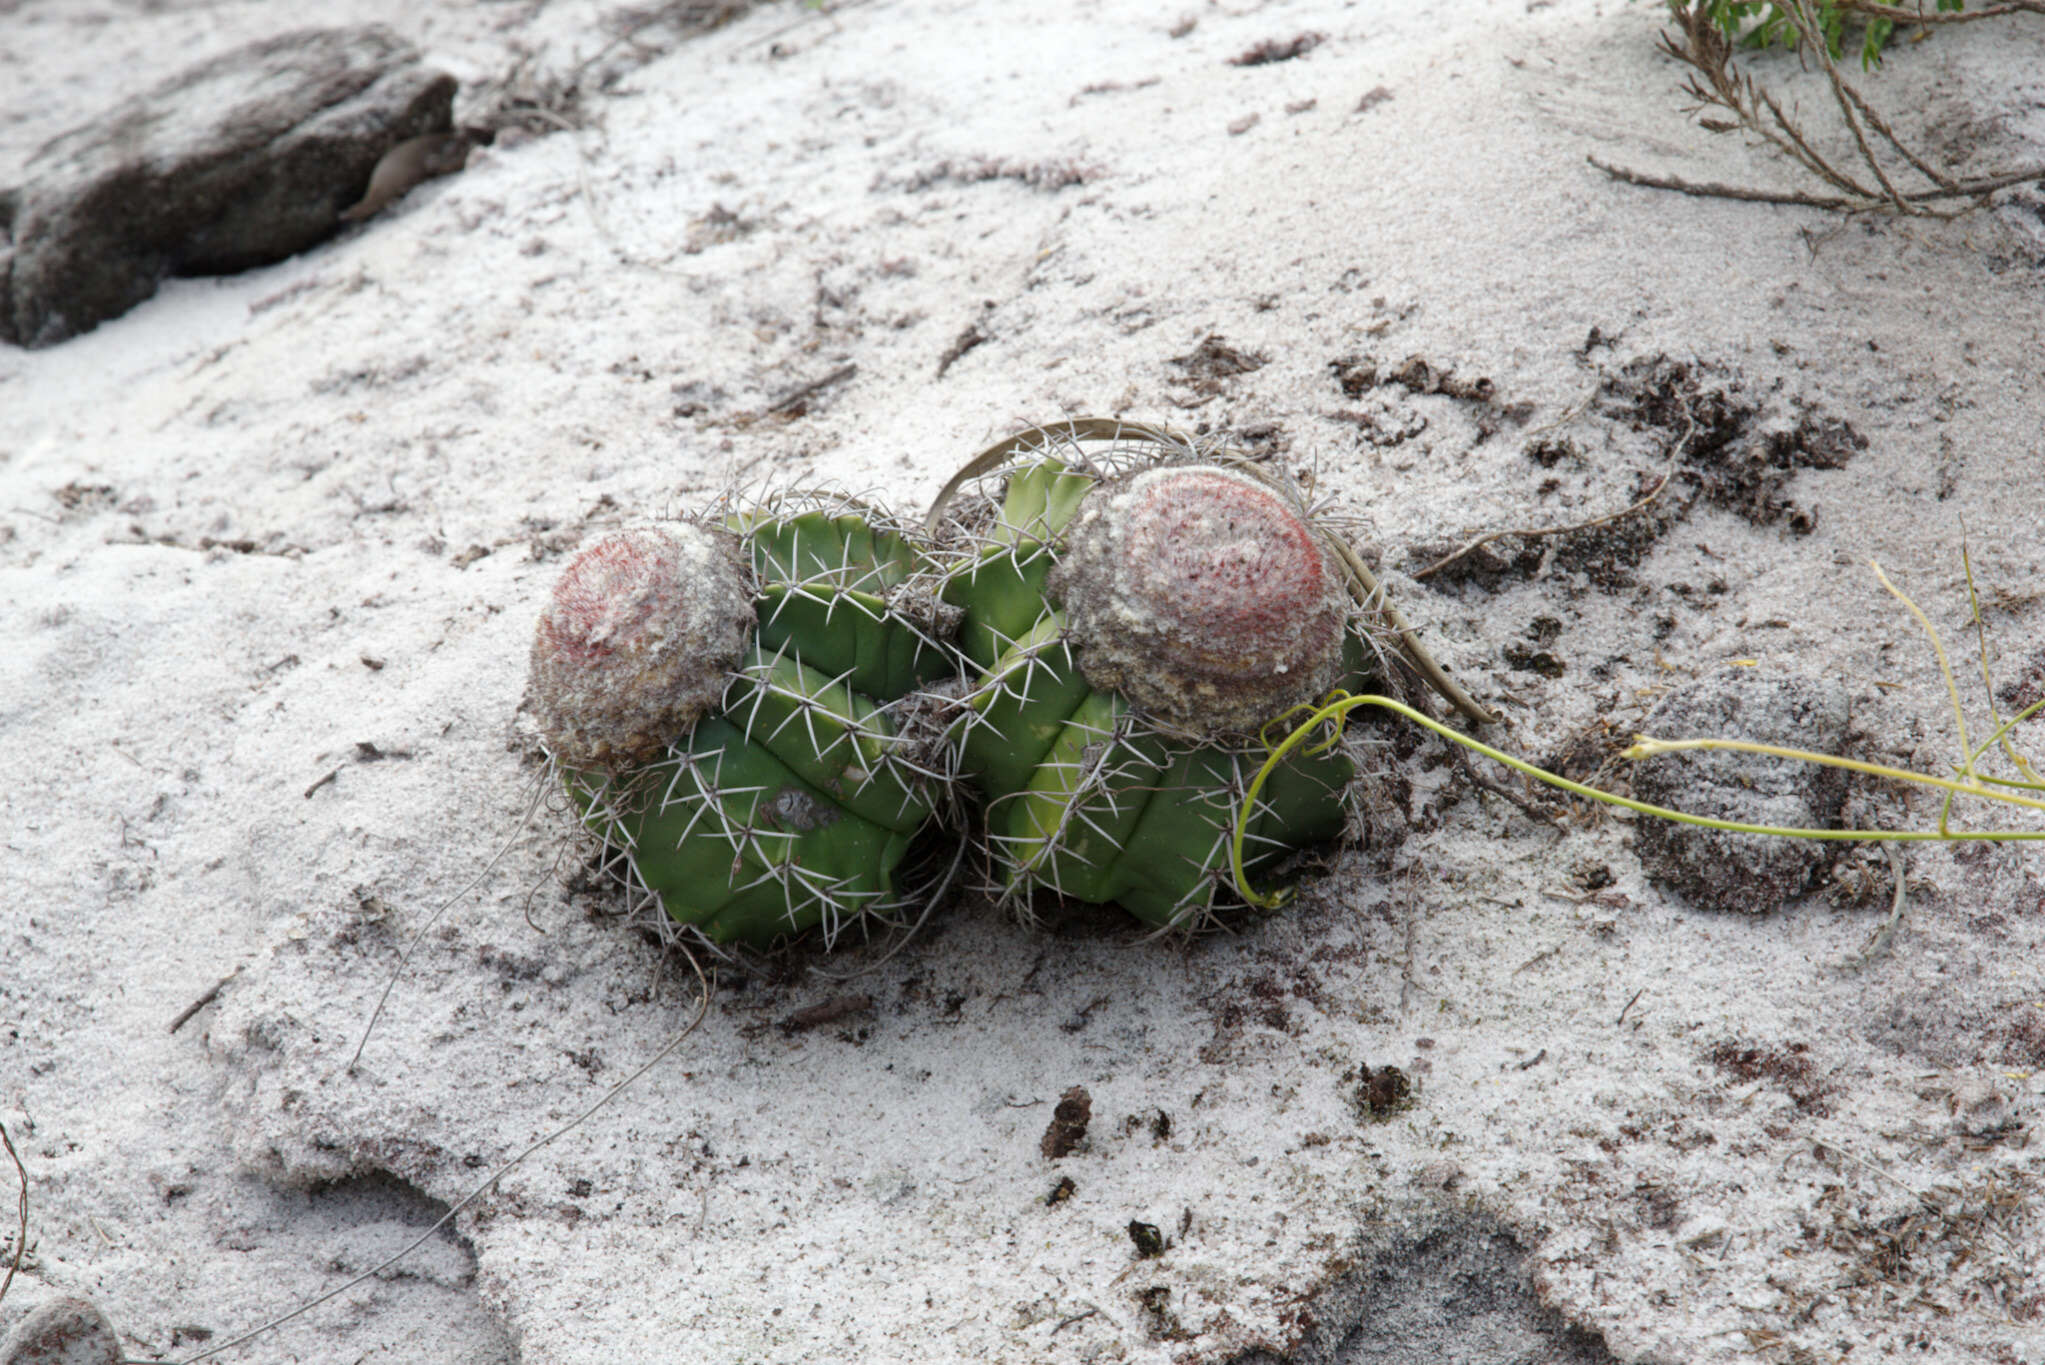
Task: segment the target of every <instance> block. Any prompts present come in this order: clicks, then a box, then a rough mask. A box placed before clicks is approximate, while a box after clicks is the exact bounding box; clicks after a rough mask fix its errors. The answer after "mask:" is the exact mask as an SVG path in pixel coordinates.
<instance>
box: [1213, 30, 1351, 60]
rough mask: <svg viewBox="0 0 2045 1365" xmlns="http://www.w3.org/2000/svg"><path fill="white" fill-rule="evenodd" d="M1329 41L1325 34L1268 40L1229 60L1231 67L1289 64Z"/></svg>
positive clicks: (1308, 34)
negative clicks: (1277, 63) (1276, 63)
mask: <svg viewBox="0 0 2045 1365" xmlns="http://www.w3.org/2000/svg"><path fill="white" fill-rule="evenodd" d="M1326 41H1328V35H1327V34H1325V33H1301V34H1298V35H1297V36H1295V37H1291V38H1266V39H1265V40H1264V41H1263V42H1261V43H1258V44H1257V45H1256V46H1255V47H1253V48H1250V49H1249V50H1248V51H1246V52H1239V53H1237V54H1236V55H1235V56H1233V57H1230V58H1229V59H1228V64H1229V65H1230V66H1269V65H1270V64H1271V63H1273V62H1289V61H1291V60H1292V59H1293V58H1295V57H1304V56H1306V55H1307V53H1309V52H1312V51H1313V50H1314V49H1315V48H1317V47H1319V46H1320V45H1321V44H1322V43H1325V42H1326Z"/></svg>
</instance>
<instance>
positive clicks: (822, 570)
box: [532, 499, 951, 946]
mask: <svg viewBox="0 0 2045 1365" xmlns="http://www.w3.org/2000/svg"><path fill="white" fill-rule="evenodd" d="M928 572H929V565H928V564H927V562H926V561H925V560H924V558H923V556H922V554H921V552H920V551H919V550H918V549H916V547H915V546H914V545H913V544H912V543H911V542H910V540H909V539H908V538H907V537H906V536H905V535H904V534H903V532H902V531H901V530H900V529H899V528H897V527H895V526H894V525H893V524H892V523H891V522H890V521H888V520H887V518H886V517H885V516H884V515H881V514H878V513H875V512H872V511H869V510H864V509H862V510H857V511H855V510H852V509H851V508H849V507H846V506H841V505H836V504H833V503H831V502H828V501H825V500H821V499H804V500H798V499H783V500H780V501H779V502H777V503H775V504H772V505H770V506H767V507H765V508H761V509H758V510H755V511H751V512H746V513H735V514H731V515H728V516H725V517H722V518H717V519H709V520H704V521H676V522H666V523H660V524H656V525H653V526H648V527H643V528H638V529H634V530H629V531H624V532H620V533H617V534H615V535H611V536H607V537H605V538H604V539H602V540H600V541H598V542H597V543H596V544H594V545H592V546H591V547H590V548H588V549H586V550H584V551H583V552H582V553H581V554H580V555H579V556H578V557H577V558H576V559H575V561H574V562H573V563H572V564H570V566H569V568H568V570H567V572H566V573H565V574H563V576H562V578H561V580H560V582H559V583H558V584H557V585H556V586H555V589H554V594H553V598H552V600H551V601H550V603H549V604H548V606H547V608H546V609H545V611H543V612H542V614H541V617H540V622H539V627H538V630H537V631H536V633H535V635H534V640H533V652H532V680H533V683H532V704H533V709H534V711H535V713H536V715H537V717H538V720H539V726H540V732H541V743H542V746H543V748H544V749H545V751H546V753H547V756H548V759H549V761H550V762H551V763H552V764H553V766H554V767H555V768H556V769H557V770H558V771H559V774H560V777H561V779H562V781H563V783H564V784H565V786H566V789H567V791H568V794H569V797H570V799H571V800H572V801H573V802H574V804H575V807H576V809H577V811H578V812H579V813H580V814H581V816H582V819H583V822H584V823H585V824H586V825H587V826H588V827H589V828H590V829H591V830H593V831H594V832H595V833H596V834H597V835H598V836H599V837H600V838H601V839H602V841H603V843H604V846H605V848H606V849H607V850H608V852H609V853H610V854H611V859H610V865H611V867H612V869H613V871H614V872H616V873H617V874H618V875H619V876H620V877H621V878H623V879H624V880H625V881H626V882H627V884H628V885H630V886H632V887H633V888H634V889H635V890H637V891H640V892H642V893H644V894H647V895H650V896H652V897H656V898H657V899H658V900H659V902H660V904H661V906H662V907H663V908H664V909H665V911H666V913H667V914H668V916H669V917H670V918H672V919H673V920H675V921H676V922H678V923H680V924H684V925H687V926H690V927H693V928H695V929H697V930H699V931H700V932H701V933H702V934H703V935H704V937H706V938H708V939H710V940H711V941H712V942H715V943H728V942H734V941H737V942H744V943H750V944H754V945H759V946H765V945H767V944H770V943H772V942H773V941H774V940H775V939H777V938H779V937H781V936H782V935H784V934H793V933H798V932H800V931H802V930H805V929H808V928H811V927H813V926H822V928H823V931H824V933H825V935H826V937H827V938H828V937H831V936H834V935H835V934H836V932H837V931H838V930H839V929H840V928H841V927H842V926H844V925H845V924H846V923H848V922H850V921H852V920H853V919H855V918H856V917H858V916H860V915H864V914H870V913H874V912H878V911H884V910H886V909H887V908H888V907H889V906H890V905H892V904H894V903H895V901H896V899H897V886H896V883H895V873H896V870H897V868H898V867H899V866H900V865H901V863H902V860H903V858H904V856H905V855H906V853H907V852H908V848H909V844H910V841H911V840H912V839H913V838H914V837H915V835H916V834H917V832H918V831H919V830H920V829H921V828H922V827H923V826H924V825H925V823H926V822H928V821H929V820H930V818H931V817H932V815H933V814H934V813H935V812H936V810H937V808H938V806H939V805H941V804H942V803H944V802H945V801H946V800H948V796H949V788H948V778H949V772H948V770H947V769H946V768H945V767H944V766H943V759H944V755H945V752H946V751H945V747H944V745H943V744H942V743H933V742H931V740H932V734H931V730H930V725H929V723H928V722H927V721H925V720H923V719H922V717H924V716H925V715H926V714H927V710H928V708H927V707H926V706H923V705H922V704H921V699H920V695H919V693H918V689H919V688H921V687H922V686H923V685H924V684H926V683H930V682H933V681H935V680H937V679H938V678H940V677H942V676H944V675H946V674H948V673H949V672H950V670H951V656H950V653H949V651H948V649H947V648H946V647H945V646H944V645H943V644H942V643H941V641H940V634H941V632H938V631H935V630H933V627H934V626H935V625H936V624H937V623H938V622H939V621H940V619H941V618H942V617H943V616H944V615H945V613H944V612H943V611H942V610H941V609H940V608H939V607H938V606H937V604H935V603H934V602H932V601H929V600H928V593H927V591H925V590H923V589H920V588H919V587H918V584H917V580H918V577H919V575H927V574H928ZM919 594H920V595H921V596H922V597H923V598H924V599H925V600H924V603H923V607H922V610H920V611H919V610H918V607H917V600H918V597H919Z"/></svg>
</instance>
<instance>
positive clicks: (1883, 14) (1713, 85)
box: [1586, 0, 2045, 218]
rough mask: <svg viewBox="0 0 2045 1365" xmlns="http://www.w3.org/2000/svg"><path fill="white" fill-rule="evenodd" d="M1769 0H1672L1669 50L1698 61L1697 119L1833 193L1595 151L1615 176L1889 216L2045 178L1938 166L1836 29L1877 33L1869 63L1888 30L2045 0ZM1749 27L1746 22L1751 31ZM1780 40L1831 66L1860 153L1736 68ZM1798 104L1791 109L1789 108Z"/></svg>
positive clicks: (1995, 14) (1953, 211) (1980, 201)
mask: <svg viewBox="0 0 2045 1365" xmlns="http://www.w3.org/2000/svg"><path fill="white" fill-rule="evenodd" d="M1762 8H1763V7H1762V6H1756V5H1743V4H1729V3H1726V2H1725V0H1669V14H1670V17H1671V18H1672V19H1673V20H1674V23H1675V28H1674V29H1673V30H1669V29H1664V30H1663V31H1662V34H1661V49H1662V50H1663V51H1664V52H1666V53H1668V54H1669V55H1670V56H1671V57H1674V58H1675V59H1676V60H1677V61H1679V62H1681V63H1683V64H1684V65H1685V66H1687V67H1688V68H1690V72H1691V74H1690V76H1689V78H1688V79H1687V80H1686V81H1685V83H1684V86H1683V90H1684V93H1685V94H1686V95H1688V96H1689V97H1690V98H1691V99H1692V100H1693V101H1694V102H1695V103H1694V104H1693V106H1692V110H1691V111H1692V112H1694V113H1697V114H1698V115H1699V118H1698V120H1697V121H1698V123H1699V125H1700V126H1702V127H1703V128H1705V129H1706V130H1707V131H1709V132H1713V133H1734V132H1738V133H1744V134H1745V135H1746V136H1747V137H1749V138H1750V139H1758V140H1759V141H1760V142H1761V143H1763V144H1765V145H1766V146H1768V147H1770V148H1772V149H1773V150H1774V151H1775V153H1776V154H1777V155H1779V156H1782V157H1784V158H1786V159H1787V160H1789V161H1790V162H1791V163H1792V164H1794V165H1795V166H1797V167H1798V168H1799V169H1800V170H1801V171H1802V172H1803V174H1804V175H1805V176H1806V177H1808V178H1809V179H1811V180H1815V181H1816V182H1817V183H1818V184H1819V185H1821V186H1822V187H1823V189H1824V191H1825V192H1817V191H1810V190H1774V189H1766V188H1760V187H1755V186H1744V185H1728V184H1722V183H1717V182H1710V181H1694V180H1687V179H1684V178H1683V177H1681V176H1675V175H1654V174H1649V173H1647V172H1643V171H1638V170H1633V169H1631V168H1628V167H1624V166H1616V165H1613V164H1611V163H1609V162H1605V161H1601V160H1599V159H1598V158H1597V157H1595V156H1593V157H1588V158H1586V159H1587V160H1589V161H1590V163H1591V164H1592V165H1593V166H1596V167H1597V168H1598V169H1599V170H1601V171H1603V172H1604V173H1605V174H1606V175H1609V176H1611V177H1612V178H1613V179H1615V180H1621V181H1624V182H1626V183H1627V184H1629V185H1640V186H1644V187H1647V188H1650V189H1664V190H1675V191H1678V192H1679V193H1682V194H1691V195H1699V196H1706V197H1712V198H1720V199H1742V200H1748V201H1752V202H1757V203H1768V204H1801V205H1805V206H1807V207H1810V208H1821V209H1831V210H1834V211H1837V212H1843V213H1867V212H1881V213H1893V214H1897V215H1902V216H1913V217H1934V218H1952V217H1956V216H1958V215H1959V214H1962V213H1966V212H1970V211H1972V210H1974V209H1977V208H1980V207H1982V206H1984V205H1985V204H1987V203H1988V202H1989V200H1990V198H1991V197H1992V196H1993V195H1994V194H1995V193H1996V192H1997V191H1998V190H2005V189H2009V188H2011V187H2013V186H2017V185H2022V184H2027V183H2030V182H2034V181H2045V164H2041V165H2032V166H2025V167H2021V168H2018V169H2014V170H2008V171H2003V172H1998V173H1996V174H1991V175H1982V176H1971V177H1965V178H1962V177H1961V176H1960V175H1959V174H1958V173H1957V172H1958V168H1957V167H1951V166H1948V167H1944V168H1941V167H1939V166H1936V165H1934V164H1933V163H1932V162H1931V161H1929V160H1927V159H1926V158H1925V157H1924V156H1923V155H1921V154H1920V153H1919V152H1918V151H1917V150H1916V149H1915V148H1913V147H1912V146H1911V145H1910V144H1909V143H1908V142H1906V141H1905V140H1904V139H1903V138H1902V137H1901V136H1899V135H1898V134H1897V132H1896V130H1895V129H1894V128H1893V127H1892V126H1891V124H1890V122H1889V119H1888V118H1887V117H1886V116H1885V115H1884V114H1883V113H1882V112H1881V110H1880V109H1878V108H1877V107H1876V106H1875V105H1874V104H1873V103H1871V102H1870V101H1869V100H1868V99H1867V98H1866V97H1865V96H1864V95H1862V93H1861V91H1860V88H1859V87H1858V86H1857V85H1855V84H1854V83H1853V82H1852V81H1850V80H1848V79H1847V78H1846V76H1845V75H1844V73H1842V72H1841V70H1840V68H1839V63H1838V60H1837V49H1838V36H1839V32H1840V28H1841V25H1842V23H1843V22H1844V21H1845V20H1846V19H1858V20H1861V21H1863V22H1864V23H1866V24H1868V25H1870V26H1878V25H1886V26H1888V27H1883V28H1871V32H1870V36H1869V38H1868V40H1867V46H1866V47H1865V48H1864V53H1867V54H1869V55H1866V56H1864V57H1863V63H1864V64H1869V63H1871V61H1872V54H1873V53H1875V52H1878V51H1879V48H1880V46H1881V42H1882V40H1883V39H1885V38H1886V35H1887V33H1888V31H1889V28H1893V27H1895V26H1906V27H1930V26H1933V25H1940V24H1954V23H1971V22H1975V21H1978V20H1983V19H1995V18H2001V17H2004V16H2009V15H2017V14H2027V15H2033V16H2039V17H2045V0H2005V3H1999V4H1991V5H1988V6H1986V7H1984V8H1981V9H1977V10H1961V11H1947V10H1942V9H1941V10H1930V9H1923V8H1905V7H1902V6H1897V5H1888V4H1882V3H1878V2H1877V0H1775V3H1772V4H1770V5H1768V6H1766V7H1765V8H1766V12H1765V13H1764V14H1761V15H1760V16H1759V17H1755V15H1754V11H1758V10H1761V9H1762ZM1743 25H1744V27H1743ZM1752 38H1758V40H1759V41H1761V42H1763V43H1764V44H1765V43H1766V42H1771V41H1773V42H1780V43H1781V44H1782V45H1783V46H1785V47H1788V48H1791V49H1793V50H1794V51H1795V52H1796V53H1797V54H1798V57H1799V59H1800V60H1801V61H1803V62H1804V63H1806V65H1812V64H1814V65H1816V66H1817V67H1818V68H1819V69H1820V70H1821V71H1823V73H1824V75H1825V79H1826V83H1827V85H1828V86H1829V87H1830V90H1831V94H1832V99H1833V104H1834V105H1835V106H1836V110H1837V115H1838V125H1839V127H1840V128H1843V130H1844V132H1845V133H1846V134H1847V135H1848V136H1850V138H1851V141H1852V148H1853V150H1852V153H1851V155H1850V156H1841V155H1840V154H1839V153H1837V152H1830V153H1828V152H1827V151H1825V150H1823V148H1824V147H1825V146H1826V144H1827V141H1828V137H1827V136H1826V135H1827V134H1828V133H1831V132H1833V131H1835V130H1832V129H1816V128H1815V127H1814V126H1812V125H1810V124H1808V123H1804V122H1799V120H1798V118H1797V116H1796V115H1795V114H1794V113H1792V112H1791V110H1790V109H1786V108H1785V107H1784V102H1783V100H1782V99H1781V98H1779V97H1778V96H1777V95H1776V93H1775V92H1774V91H1772V90H1770V89H1769V88H1768V87H1767V86H1766V85H1763V84H1762V83H1761V82H1760V81H1759V80H1757V79H1756V78H1755V77H1754V76H1753V75H1752V74H1751V73H1749V72H1747V71H1744V70H1742V69H1741V68H1740V67H1739V66H1736V65H1735V64H1734V60H1733V57H1734V52H1735V49H1736V48H1738V47H1740V46H1742V45H1744V44H1745V43H1746V42H1747V41H1748V40H1749V39H1752ZM1792 108H1793V106H1792Z"/></svg>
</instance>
